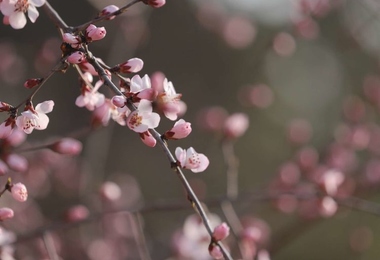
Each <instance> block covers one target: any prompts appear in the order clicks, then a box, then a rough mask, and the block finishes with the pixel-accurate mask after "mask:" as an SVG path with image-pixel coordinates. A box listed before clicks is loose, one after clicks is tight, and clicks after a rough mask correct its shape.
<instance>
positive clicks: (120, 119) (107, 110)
mask: <svg viewBox="0 0 380 260" xmlns="http://www.w3.org/2000/svg"><path fill="white" fill-rule="evenodd" d="M130 112H131V111H130V110H129V109H128V108H127V106H124V107H122V108H119V107H116V106H115V105H114V104H113V103H112V101H111V100H109V99H106V100H105V101H104V103H103V104H102V105H100V106H98V107H97V108H96V109H95V110H94V114H93V117H94V119H93V123H101V124H102V125H103V126H106V125H108V123H109V120H110V119H111V118H112V120H114V121H115V122H116V123H118V124H119V125H122V126H124V125H126V119H127V116H128V115H129V113H130Z"/></svg>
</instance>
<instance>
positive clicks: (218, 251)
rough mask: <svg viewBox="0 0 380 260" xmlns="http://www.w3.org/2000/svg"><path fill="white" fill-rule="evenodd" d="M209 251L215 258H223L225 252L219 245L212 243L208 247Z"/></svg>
mask: <svg viewBox="0 0 380 260" xmlns="http://www.w3.org/2000/svg"><path fill="white" fill-rule="evenodd" d="M208 251H209V252H210V256H211V257H212V258H214V259H222V258H223V253H222V250H221V249H220V247H219V246H217V245H214V244H211V245H210V247H209V248H208Z"/></svg>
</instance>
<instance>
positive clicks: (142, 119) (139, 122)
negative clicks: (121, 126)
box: [127, 99, 161, 133]
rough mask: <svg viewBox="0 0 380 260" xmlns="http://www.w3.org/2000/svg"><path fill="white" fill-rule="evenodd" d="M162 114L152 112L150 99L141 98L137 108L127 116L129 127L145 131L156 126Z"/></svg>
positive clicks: (140, 131) (139, 131) (137, 130)
mask: <svg viewBox="0 0 380 260" xmlns="http://www.w3.org/2000/svg"><path fill="white" fill-rule="evenodd" d="M160 119H161V118H160V116H159V115H158V114H157V113H154V112H152V104H151V103H150V101H148V100H145V99H143V100H141V101H140V103H139V105H138V107H137V109H136V110H135V111H133V112H132V113H131V114H130V115H129V116H128V118H127V125H128V127H129V129H131V130H133V131H135V132H137V133H143V132H145V131H147V130H148V129H152V128H156V127H157V126H158V124H159V123H160Z"/></svg>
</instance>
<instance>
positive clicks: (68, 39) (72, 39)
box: [62, 33, 80, 44]
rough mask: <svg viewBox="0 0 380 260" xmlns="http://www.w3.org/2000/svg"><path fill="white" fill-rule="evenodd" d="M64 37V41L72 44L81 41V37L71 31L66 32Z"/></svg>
mask: <svg viewBox="0 0 380 260" xmlns="http://www.w3.org/2000/svg"><path fill="white" fill-rule="evenodd" d="M62 38H63V41H64V42H66V43H70V44H78V43H79V42H80V39H79V37H78V36H76V35H73V34H71V33H64V34H63V36H62Z"/></svg>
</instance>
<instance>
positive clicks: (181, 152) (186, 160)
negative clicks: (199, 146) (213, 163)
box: [175, 147, 210, 172]
mask: <svg viewBox="0 0 380 260" xmlns="http://www.w3.org/2000/svg"><path fill="white" fill-rule="evenodd" d="M175 156H176V158H177V160H178V162H179V164H180V165H181V167H182V168H184V169H189V170H191V171H192V172H203V171H204V170H206V168H207V167H208V165H209V163H210V162H209V160H208V158H207V157H206V156H205V155H204V154H201V153H197V152H196V151H195V150H194V148H193V147H190V148H189V149H187V150H186V149H182V148H181V147H177V149H175Z"/></svg>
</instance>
